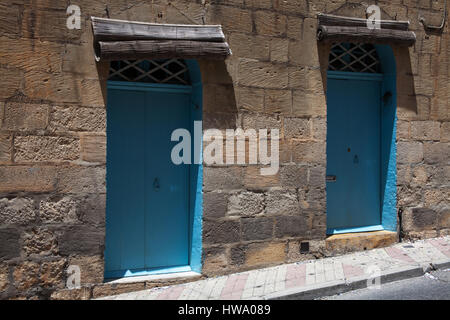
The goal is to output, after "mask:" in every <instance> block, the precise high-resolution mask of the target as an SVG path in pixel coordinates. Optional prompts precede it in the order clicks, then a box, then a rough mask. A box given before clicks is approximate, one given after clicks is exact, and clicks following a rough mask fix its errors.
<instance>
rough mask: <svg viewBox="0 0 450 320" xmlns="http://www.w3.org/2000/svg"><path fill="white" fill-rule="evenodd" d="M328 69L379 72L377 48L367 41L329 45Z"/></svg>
mask: <svg viewBox="0 0 450 320" xmlns="http://www.w3.org/2000/svg"><path fill="white" fill-rule="evenodd" d="M328 70H332V71H349V72H366V73H380V72H381V68H380V60H379V58H378V54H377V50H376V49H375V47H374V46H373V45H372V44H369V43H361V44H359V43H337V44H333V46H332V47H331V52H330V57H329V63H328Z"/></svg>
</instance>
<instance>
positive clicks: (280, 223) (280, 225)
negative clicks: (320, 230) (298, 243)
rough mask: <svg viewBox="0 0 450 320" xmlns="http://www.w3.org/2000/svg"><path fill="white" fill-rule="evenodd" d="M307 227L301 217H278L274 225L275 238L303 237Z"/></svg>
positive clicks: (303, 218)
mask: <svg viewBox="0 0 450 320" xmlns="http://www.w3.org/2000/svg"><path fill="white" fill-rule="evenodd" d="M307 231H308V230H307V225H306V220H305V217H303V216H279V217H277V218H276V223H275V237H277V238H284V237H305V236H306V234H307Z"/></svg>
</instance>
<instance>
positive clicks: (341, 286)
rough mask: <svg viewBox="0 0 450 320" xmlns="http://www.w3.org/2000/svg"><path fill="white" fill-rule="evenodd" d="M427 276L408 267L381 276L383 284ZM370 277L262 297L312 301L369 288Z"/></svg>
mask: <svg viewBox="0 0 450 320" xmlns="http://www.w3.org/2000/svg"><path fill="white" fill-rule="evenodd" d="M434 266H435V267H436V269H442V268H447V267H450V261H448V262H444V263H439V264H434ZM424 274H425V271H424V269H423V267H421V266H408V267H403V268H397V269H395V270H391V271H385V272H383V273H382V274H381V284H386V283H389V282H393V281H398V280H404V279H408V278H415V277H420V276H422V275H424ZM368 279H370V277H368V276H361V277H355V278H352V279H348V280H347V281H346V280H336V281H331V282H328V283H322V284H318V285H310V286H307V287H303V288H293V289H289V290H284V291H281V292H277V293H272V294H269V295H265V296H262V297H261V299H264V300H312V299H315V298H319V297H323V296H332V295H336V294H340V293H344V292H348V291H353V290H357V289H363V288H366V287H367V280H368Z"/></svg>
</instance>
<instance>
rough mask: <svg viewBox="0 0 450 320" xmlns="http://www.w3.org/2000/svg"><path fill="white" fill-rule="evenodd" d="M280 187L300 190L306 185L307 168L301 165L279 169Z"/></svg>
mask: <svg viewBox="0 0 450 320" xmlns="http://www.w3.org/2000/svg"><path fill="white" fill-rule="evenodd" d="M280 181H281V186H282V187H285V188H289V187H292V188H300V187H304V186H306V185H307V184H308V168H307V167H306V166H303V165H285V166H282V167H281V168H280Z"/></svg>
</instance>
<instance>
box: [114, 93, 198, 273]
mask: <svg viewBox="0 0 450 320" xmlns="http://www.w3.org/2000/svg"><path fill="white" fill-rule="evenodd" d="M189 97H190V96H189V94H178V93H170V92H154V91H151V92H149V91H138V90H136V91H130V90H119V89H108V110H107V134H108V137H107V143H108V145H107V208H106V249H105V272H106V274H107V275H108V273H110V274H111V273H113V274H115V275H117V274H121V272H122V273H123V274H122V275H125V273H126V272H127V271H128V273H127V275H130V273H131V274H132V273H133V272H132V271H136V272H137V271H142V270H150V269H154V268H165V267H172V266H179V265H188V263H189V259H188V249H189V223H188V222H189V206H188V204H189V202H188V201H189V187H188V186H189V184H188V183H189V168H188V165H180V166H176V165H174V164H173V163H172V161H171V159H170V154H171V149H172V147H173V145H174V144H176V142H171V141H170V137H171V133H172V131H173V130H175V129H177V128H188V125H189V114H190V113H189ZM155 179H156V182H155ZM130 270H131V272H130Z"/></svg>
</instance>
